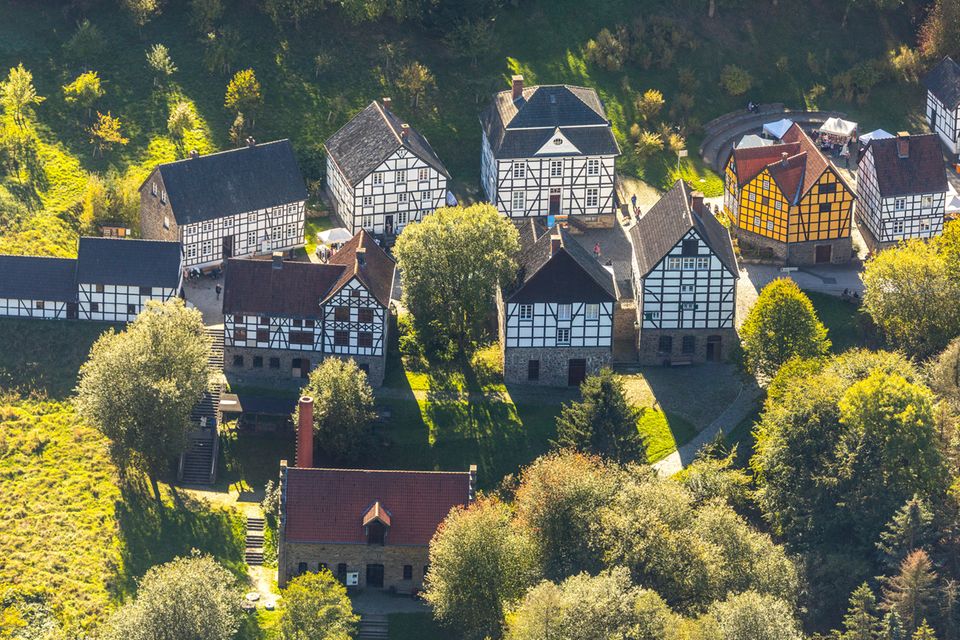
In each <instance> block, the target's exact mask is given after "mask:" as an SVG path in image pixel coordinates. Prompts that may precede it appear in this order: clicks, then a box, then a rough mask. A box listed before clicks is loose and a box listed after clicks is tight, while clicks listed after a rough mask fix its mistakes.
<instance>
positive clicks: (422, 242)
mask: <svg viewBox="0 0 960 640" xmlns="http://www.w3.org/2000/svg"><path fill="white" fill-rule="evenodd" d="M519 249H520V243H519V236H518V234H517V230H516V227H514V226H513V224H512V223H511V222H510V221H509V220H508V219H507V218H505V217H504V216H502V215H500V213H499V212H498V211H497V209H496V208H495V207H493V206H491V205H489V204H475V205H471V206H469V207H443V208H440V209H437V210H436V211H434V212H433V213H431V214H430V215H429V216H425V217H424V218H423V220H422V221H420V222H415V223H413V224H410V225H408V226H407V227H406V228H405V229H404V230H403V233H402V234H401V235H400V237H399V238H397V244H396V246H395V247H394V253H395V255H396V257H397V264H398V266H399V268H400V272H401V274H402V277H403V303H404V306H406V307H407V308H408V309H409V310H410V311H411V312H412V313H413V316H414V319H415V321H416V324H417V331H418V332H419V333H421V335H433V336H436V337H438V338H439V339H440V340H441V341H443V340H445V341H450V342H453V343H455V344H457V345H459V347H460V349H461V350H462V349H465V348H466V347H467V346H468V345H469V344H470V343H471V341H473V340H475V339H476V338H477V337H478V336H479V332H480V329H481V327H482V325H483V323H484V321H485V320H486V318H487V316H488V314H489V313H490V311H491V310H492V309H493V295H494V291H495V290H496V288H497V286H498V285H504V284H506V283H507V282H509V281H512V279H513V278H514V276H515V275H516V262H515V260H514V257H515V256H516V254H517V252H518V251H519Z"/></svg>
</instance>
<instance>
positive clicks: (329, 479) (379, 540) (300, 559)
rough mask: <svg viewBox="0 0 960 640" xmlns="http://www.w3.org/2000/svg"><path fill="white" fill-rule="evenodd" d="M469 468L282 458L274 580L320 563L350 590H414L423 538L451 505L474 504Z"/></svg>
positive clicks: (422, 570) (422, 562) (425, 544)
mask: <svg viewBox="0 0 960 640" xmlns="http://www.w3.org/2000/svg"><path fill="white" fill-rule="evenodd" d="M476 473H477V472H476V466H471V467H470V470H469V471H457V472H449V471H371V470H363V469H314V468H301V467H299V466H294V467H288V466H287V464H286V462H285V461H284V462H281V463H280V492H281V494H280V495H281V497H280V527H279V534H278V535H279V540H278V557H277V565H278V575H277V583H278V584H279V586H280V587H283V586H284V585H285V584H286V583H287V581H288V580H290V579H291V578H294V577H296V576H298V575H301V574H303V573H306V572H310V571H319V570H321V569H323V568H327V569H329V570H330V571H331V572H332V573H333V575H334V576H336V577H337V579H339V580H340V581H341V582H342V583H343V584H345V585H346V586H347V587H350V588H351V589H352V588H357V589H386V590H389V591H393V592H396V593H416V592H418V591H420V590H421V589H422V588H423V579H424V576H425V575H426V573H427V568H428V563H429V547H430V540H431V539H432V538H433V534H434V533H436V531H437V527H439V526H440V523H442V522H443V520H444V519H445V518H446V517H447V514H448V513H450V510H451V509H455V508H457V507H466V506H468V505H469V504H470V503H471V502H472V501H473V499H474V495H475V484H476Z"/></svg>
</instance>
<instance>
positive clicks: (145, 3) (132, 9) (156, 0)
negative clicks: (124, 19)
mask: <svg viewBox="0 0 960 640" xmlns="http://www.w3.org/2000/svg"><path fill="white" fill-rule="evenodd" d="M120 4H121V6H123V8H124V9H126V10H127V12H128V13H129V14H130V17H131V18H133V22H134V24H136V25H137V28H138V29H142V28H143V27H144V25H146V24H147V23H148V22H150V20H151V19H152V18H154V17H156V16H158V15H160V0H120Z"/></svg>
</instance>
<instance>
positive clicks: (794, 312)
mask: <svg viewBox="0 0 960 640" xmlns="http://www.w3.org/2000/svg"><path fill="white" fill-rule="evenodd" d="M740 337H741V339H742V340H743V351H744V356H745V360H746V365H747V368H748V369H749V370H750V371H751V372H752V373H754V374H755V375H758V376H760V377H763V378H770V377H772V376H773V375H774V374H775V373H776V372H777V370H778V369H779V368H780V367H781V366H783V364H784V363H785V362H786V361H787V360H789V359H791V358H815V357H818V356H822V355H824V354H826V353H827V351H828V350H829V349H830V340H828V339H827V329H826V327H824V326H823V323H822V322H820V319H819V318H817V312H816V311H814V309H813V304H812V303H811V302H810V298H808V297H807V296H806V295H804V293H803V292H802V291H800V288H799V287H798V286H797V284H796V283H795V282H794V281H793V280H789V279H786V278H779V279H777V280H774V281H773V282H771V283H770V284H768V285H767V286H765V287H764V288H763V290H762V291H761V292H760V296H759V298H758V299H757V303H756V304H755V305H754V306H753V308H752V309H750V313H748V314H747V318H746V320H744V322H743V326H742V327H741V329H740Z"/></svg>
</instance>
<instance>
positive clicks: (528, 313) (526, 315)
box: [517, 304, 533, 320]
mask: <svg viewBox="0 0 960 640" xmlns="http://www.w3.org/2000/svg"><path fill="white" fill-rule="evenodd" d="M517 317H518V318H519V319H520V320H533V305H532V304H521V305H520V307H519V308H518V309H517Z"/></svg>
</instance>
